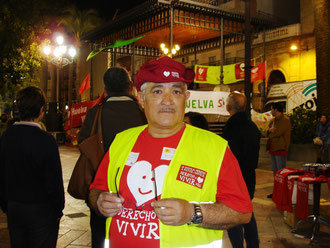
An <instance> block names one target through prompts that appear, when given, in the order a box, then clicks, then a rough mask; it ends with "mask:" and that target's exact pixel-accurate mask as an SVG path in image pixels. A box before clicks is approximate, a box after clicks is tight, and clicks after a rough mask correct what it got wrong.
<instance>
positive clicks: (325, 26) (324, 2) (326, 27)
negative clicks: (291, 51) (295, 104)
mask: <svg viewBox="0 0 330 248" xmlns="http://www.w3.org/2000/svg"><path fill="white" fill-rule="evenodd" d="M313 5H314V6H313V7H314V19H315V44H316V78H317V112H318V114H329V113H330V109H329V106H330V97H329V96H330V87H329V84H330V81H329V80H330V70H329V65H330V18H329V10H330V1H329V0H313Z"/></svg>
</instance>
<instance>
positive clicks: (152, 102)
mask: <svg viewBox="0 0 330 248" xmlns="http://www.w3.org/2000/svg"><path fill="white" fill-rule="evenodd" d="M189 94H190V93H189V92H188V91H186V87H185V85H184V83H183V82H173V83H148V84H147V87H146V90H145V95H144V96H143V94H142V92H139V95H138V97H139V100H140V102H141V104H142V107H143V108H144V112H145V115H146V117H147V120H148V124H149V126H150V127H152V128H160V129H169V130H171V129H173V130H175V129H178V128H180V127H181V126H182V123H183V118H184V113H185V107H186V100H187V99H188V97H189Z"/></svg>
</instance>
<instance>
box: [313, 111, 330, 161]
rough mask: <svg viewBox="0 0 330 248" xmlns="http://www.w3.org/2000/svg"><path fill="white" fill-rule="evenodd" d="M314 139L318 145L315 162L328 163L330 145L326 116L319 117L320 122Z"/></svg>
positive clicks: (329, 130) (328, 125)
mask: <svg viewBox="0 0 330 248" xmlns="http://www.w3.org/2000/svg"><path fill="white" fill-rule="evenodd" d="M315 139H317V140H318V144H317V145H316V156H317V160H316V162H317V163H328V162H329V155H328V149H329V143H330V123H329V122H328V121H327V116H326V115H321V118H320V122H319V123H318V124H317V126H316V132H315ZM315 139H314V140H315ZM314 143H315V141H314Z"/></svg>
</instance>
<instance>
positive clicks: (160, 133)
mask: <svg viewBox="0 0 330 248" xmlns="http://www.w3.org/2000/svg"><path fill="white" fill-rule="evenodd" d="M183 127H184V122H182V124H180V125H176V126H175V127H173V128H164V127H155V126H152V125H149V126H148V133H149V134H150V135H151V136H152V137H154V138H166V137H170V136H172V135H174V134H176V133H177V132H179V131H180V130H181V129H182V128H183Z"/></svg>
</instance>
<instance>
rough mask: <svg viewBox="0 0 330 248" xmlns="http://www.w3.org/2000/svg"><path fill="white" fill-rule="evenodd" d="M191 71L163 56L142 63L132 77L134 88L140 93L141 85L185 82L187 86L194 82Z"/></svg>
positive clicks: (193, 74)
mask: <svg viewBox="0 0 330 248" xmlns="http://www.w3.org/2000/svg"><path fill="white" fill-rule="evenodd" d="M194 77H195V73H194V71H193V69H190V68H186V67H185V66H184V65H183V64H181V63H179V62H177V61H175V60H174V59H172V58H170V57H168V56H163V57H159V58H156V59H152V60H149V61H147V62H146V63H144V64H143V65H142V66H141V68H140V70H139V71H138V72H137V74H136V75H135V77H134V83H135V87H136V89H137V90H138V91H141V86H142V84H144V83H146V82H152V83H171V82H185V83H186V84H187V86H189V84H190V83H191V82H192V81H193V80H194Z"/></svg>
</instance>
